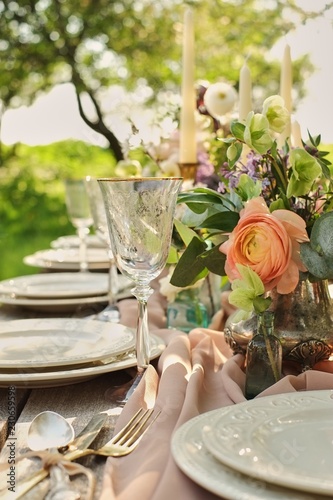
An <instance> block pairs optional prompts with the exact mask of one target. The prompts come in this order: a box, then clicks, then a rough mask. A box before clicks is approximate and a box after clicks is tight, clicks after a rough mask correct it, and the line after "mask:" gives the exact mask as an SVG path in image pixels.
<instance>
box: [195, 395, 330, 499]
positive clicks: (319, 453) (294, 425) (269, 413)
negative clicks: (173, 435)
mask: <svg viewBox="0 0 333 500" xmlns="http://www.w3.org/2000/svg"><path fill="white" fill-rule="evenodd" d="M202 436H203V442H204V443H205V446H207V448H208V450H209V451H210V453H212V455H213V456H214V457H215V458H216V459H217V460H220V461H221V462H222V463H223V464H225V465H227V466H228V467H231V468H233V469H235V470H237V471H239V472H241V473H243V474H248V475H249V476H252V477H253V478H256V479H261V480H265V481H268V482H270V483H273V484H277V485H281V486H286V487H289V488H295V489H298V490H302V491H308V492H313V493H317V494H321V495H329V496H330V498H333V473H332V472H333V469H332V467H333V390H330V391H309V392H296V393H290V394H281V395H275V396H268V397H265V398H258V399H256V400H252V401H247V402H245V403H241V404H237V405H234V406H232V407H230V408H229V409H228V411H226V412H224V413H223V414H222V415H221V417H220V418H219V419H217V420H216V421H215V422H214V425H213V426H212V425H210V424H207V425H204V427H203V434H202Z"/></svg>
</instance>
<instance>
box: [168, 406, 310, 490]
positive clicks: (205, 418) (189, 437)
mask: <svg viewBox="0 0 333 500" xmlns="http://www.w3.org/2000/svg"><path fill="white" fill-rule="evenodd" d="M236 406H239V405H236ZM226 411H228V408H221V409H218V410H213V411H210V412H208V413H204V414H202V415H199V416H198V417H195V418H193V419H191V420H189V421H188V422H186V423H185V424H183V425H182V426H181V427H180V428H179V429H178V430H177V431H176V432H175V434H174V436H173V438H172V442H171V451H172V455H173V458H174V460H175V462H176V463H177V465H178V467H179V468H180V469H181V470H182V471H183V472H184V474H186V476H188V477H189V478H190V479H192V481H194V482H195V483H196V484H198V485H199V486H202V487H203V488H205V489H206V490H207V491H210V492H211V493H214V494H215V495H217V496H219V497H221V498H223V499H224V500H318V495H311V494H307V493H303V492H299V491H296V490H288V489H286V488H281V487H279V486H276V485H274V484H269V483H265V482H263V481H259V480H256V479H254V478H253V477H250V476H245V475H243V474H241V473H240V472H237V471H236V470H233V469H230V468H229V467H227V466H226V465H224V464H223V463H222V462H220V461H218V460H216V458H214V457H213V455H211V454H210V453H209V451H208V450H207V448H206V447H205V445H204V443H203V439H202V429H203V428H204V427H205V426H213V425H214V422H215V421H216V420H217V419H220V418H221V417H222V415H223V414H224V412H226Z"/></svg>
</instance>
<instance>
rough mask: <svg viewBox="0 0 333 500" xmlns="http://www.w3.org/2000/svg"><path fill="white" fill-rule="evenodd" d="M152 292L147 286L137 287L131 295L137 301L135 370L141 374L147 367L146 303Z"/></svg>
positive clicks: (148, 357)
mask: <svg viewBox="0 0 333 500" xmlns="http://www.w3.org/2000/svg"><path fill="white" fill-rule="evenodd" d="M152 293H153V290H152V289H151V288H150V287H149V286H145V285H138V286H137V287H136V288H135V289H134V290H133V294H134V295H135V297H136V298H137V300H138V322H137V330H136V358H137V370H138V372H143V371H144V370H145V369H146V368H147V367H148V365H149V359H150V342H149V329H148V309H147V301H148V298H149V297H150V295H151V294H152Z"/></svg>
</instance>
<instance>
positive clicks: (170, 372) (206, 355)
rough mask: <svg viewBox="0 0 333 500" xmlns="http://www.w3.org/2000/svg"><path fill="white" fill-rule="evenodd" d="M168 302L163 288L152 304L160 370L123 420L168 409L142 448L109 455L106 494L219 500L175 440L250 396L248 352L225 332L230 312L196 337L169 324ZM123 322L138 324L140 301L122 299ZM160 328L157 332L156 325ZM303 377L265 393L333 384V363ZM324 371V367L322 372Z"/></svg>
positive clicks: (150, 374) (151, 373)
mask: <svg viewBox="0 0 333 500" xmlns="http://www.w3.org/2000/svg"><path fill="white" fill-rule="evenodd" d="M164 306H165V303H163V301H162V300H161V296H160V295H159V294H158V293H157V292H156V293H155V294H154V295H153V296H152V298H151V299H150V303H149V319H150V324H151V331H152V332H155V333H156V334H158V335H159V336H160V337H162V338H163V339H164V340H165V342H166V344H167V347H166V349H165V351H164V352H163V354H162V356H161V357H160V359H159V361H158V366H157V370H156V369H155V368H154V367H153V366H151V365H150V366H149V368H148V370H147V372H146V375H145V379H144V380H143V381H142V382H141V384H140V386H139V387H138V388H137V389H136V391H135V393H134V394H133V396H132V397H131V399H130V401H129V402H128V403H127V404H126V406H125V408H124V410H123V411H122V414H121V416H120V417H119V419H118V422H117V428H119V427H121V426H123V425H124V424H125V423H126V422H127V421H128V420H129V418H130V417H131V416H132V415H133V414H134V413H135V411H136V410H137V409H138V408H139V407H140V406H144V407H152V406H155V408H156V409H161V410H162V413H161V415H160V416H159V417H158V419H157V420H156V422H155V423H154V425H153V426H152V428H151V429H150V430H149V431H148V433H147V434H146V435H145V437H144V438H143V439H142V441H141V443H140V445H139V446H138V448H137V449H136V450H135V451H134V452H132V453H131V454H130V455H128V456H126V457H123V458H116V459H112V458H109V459H108V460H107V463H106V467H105V474H104V481H103V492H102V495H101V499H102V500H129V499H133V498H137V499H140V500H170V498H172V499H174V500H178V499H184V500H213V499H217V498H218V497H217V496H216V495H213V494H211V493H209V492H208V491H206V490H204V489H203V488H201V487H200V486H198V485H196V484H195V483H194V482H193V481H191V480H190V479H188V478H187V477H186V476H185V474H183V473H182V472H181V471H180V470H179V468H178V467H177V465H176V464H175V462H174V460H173V458H172V455H171V452H170V443H171V438H172V435H173V433H174V432H175V430H176V429H178V428H179V426H181V425H182V424H183V423H184V422H186V421H187V420H189V419H191V418H193V417H195V416H197V415H199V414H201V413H204V412H207V411H210V410H214V409H217V408H220V407H223V406H228V405H232V404H235V403H240V402H242V401H245V397H244V394H243V390H244V384H245V374H244V372H243V370H242V367H243V363H244V357H243V356H242V355H240V354H237V355H235V356H232V352H231V350H230V348H229V346H228V345H227V344H226V343H225V341H224V337H223V333H221V331H217V330H216V329H215V328H216V327H217V325H219V324H220V323H221V322H222V323H223V313H222V312H220V313H218V314H217V316H216V317H215V318H214V320H213V323H212V325H211V326H212V327H213V328H214V329H213V328H211V329H199V328H197V329H195V330H192V331H191V332H190V334H189V335H185V334H183V333H181V332H177V331H175V330H167V329H163V326H164V325H165V317H164ZM120 308H121V312H122V322H123V323H125V324H127V325H128V326H135V318H136V312H137V305H136V302H135V301H134V300H126V301H122V302H121V303H120ZM154 329H155V330H154ZM316 368H318V370H317V369H316V370H310V371H307V372H305V373H303V374H300V375H297V376H295V375H287V376H285V377H284V378H283V379H281V380H280V381H279V382H278V383H276V384H275V385H274V386H272V387H270V388H269V389H267V390H266V391H264V392H262V393H261V394H260V395H259V396H258V397H262V396H267V395H271V394H278V393H287V392H294V391H304V390H315V389H333V363H332V362H325V363H321V364H320V365H318V366H317V367H316ZM319 370H321V371H319Z"/></svg>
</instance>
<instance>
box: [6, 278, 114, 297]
mask: <svg viewBox="0 0 333 500" xmlns="http://www.w3.org/2000/svg"><path fill="white" fill-rule="evenodd" d="M108 281H109V278H108V275H107V274H106V273H79V272H74V273H46V274H42V273H40V274H30V275H27V276H18V277H16V278H11V279H7V280H3V281H0V294H7V295H10V296H12V297H25V298H35V299H48V298H58V299H60V298H67V297H93V296H97V295H106V294H107V293H108Z"/></svg>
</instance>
